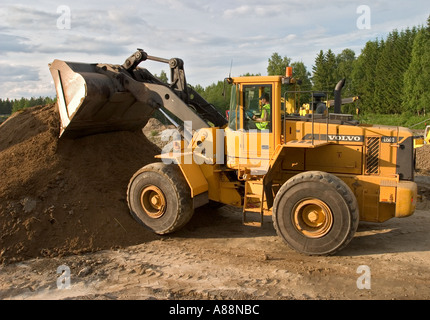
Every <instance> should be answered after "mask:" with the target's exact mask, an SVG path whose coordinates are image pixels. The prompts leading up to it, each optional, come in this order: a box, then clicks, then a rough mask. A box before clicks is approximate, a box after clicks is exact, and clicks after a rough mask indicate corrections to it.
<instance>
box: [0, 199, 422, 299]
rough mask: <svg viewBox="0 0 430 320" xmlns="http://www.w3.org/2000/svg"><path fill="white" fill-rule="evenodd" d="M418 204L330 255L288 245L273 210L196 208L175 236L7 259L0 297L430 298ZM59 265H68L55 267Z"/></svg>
mask: <svg viewBox="0 0 430 320" xmlns="http://www.w3.org/2000/svg"><path fill="white" fill-rule="evenodd" d="M429 207H430V206H429ZM420 208H421V209H424V210H417V212H416V213H415V214H414V215H413V216H411V217H409V218H404V219H392V220H390V221H388V222H386V223H384V224H371V223H361V224H360V226H359V229H358V232H357V234H356V236H355V237H354V239H353V240H352V241H351V243H350V244H349V246H348V247H347V248H346V249H344V250H343V251H342V252H341V253H339V254H338V255H337V256H332V257H308V256H304V255H301V254H299V253H296V252H294V251H293V250H291V249H289V248H288V247H287V246H286V245H285V244H284V243H283V242H282V240H280V238H278V237H277V236H276V234H275V231H274V229H273V227H272V224H271V221H270V219H269V218H268V219H267V220H266V222H265V224H264V225H263V227H262V228H254V227H246V226H243V225H241V214H240V211H238V210H237V209H233V208H230V207H223V208H221V209H218V210H217V211H208V210H199V211H197V212H196V214H195V215H194V217H193V219H192V220H191V222H190V223H189V225H187V227H186V228H185V229H183V230H181V231H180V232H178V233H177V234H175V235H174V236H168V237H159V238H158V239H155V240H152V241H148V242H144V243H141V244H138V245H134V246H130V247H126V248H124V249H119V250H105V251H100V252H97V253H90V254H84V255H73V256H67V257H62V258H37V259H33V260H27V261H23V262H19V263H15V264H10V265H3V266H1V267H0V298H1V299H163V300H166V299H177V300H183V299H184V300H188V299H202V300H203V299H204V300H212V299H218V300H221V299H222V300H224V299H227V300H230V299H245V300H265V299H275V300H279V299H286V300H289V299H300V300H306V299H332V300H337V299H354V300H355V299H383V300H385V299H388V300H391V299H401V300H405V299H419V300H421V299H429V298H430V268H429V263H430V236H429V232H428V230H429V229H430V212H429V210H427V203H426V202H423V203H420ZM124 232H126V230H124ZM363 265H364V266H367V267H368V269H366V270H365V271H363V269H359V267H360V266H363ZM60 266H63V269H62V270H64V269H65V268H64V266H66V267H68V268H69V270H70V273H64V274H63V275H61V274H60V273H57V269H58V267H60ZM366 275H369V277H367V278H366V279H364V276H366ZM68 280H70V283H69V282H67V281H68ZM68 284H69V285H68ZM365 284H366V285H369V286H370V288H369V287H367V288H366V287H365V286H364V285H365ZM62 287H68V288H62ZM359 287H360V288H361V289H360V288H359Z"/></svg>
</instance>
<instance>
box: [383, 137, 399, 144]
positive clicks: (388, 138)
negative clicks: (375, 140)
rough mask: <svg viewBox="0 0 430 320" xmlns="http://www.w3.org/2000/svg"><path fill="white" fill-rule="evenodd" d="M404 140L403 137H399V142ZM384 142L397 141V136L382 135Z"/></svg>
mask: <svg viewBox="0 0 430 320" xmlns="http://www.w3.org/2000/svg"><path fill="white" fill-rule="evenodd" d="M402 140H403V137H399V142H400V141H402ZM381 142H382V143H397V137H381Z"/></svg>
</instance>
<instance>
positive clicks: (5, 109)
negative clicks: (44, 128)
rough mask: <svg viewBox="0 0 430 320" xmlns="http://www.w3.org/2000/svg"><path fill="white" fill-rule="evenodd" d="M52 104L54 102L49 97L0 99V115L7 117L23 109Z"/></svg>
mask: <svg viewBox="0 0 430 320" xmlns="http://www.w3.org/2000/svg"><path fill="white" fill-rule="evenodd" d="M53 102H55V99H52V98H50V97H44V98H42V97H39V98H30V99H27V98H21V99H15V100H9V99H6V100H3V99H0V115H8V114H12V113H14V112H16V111H19V110H21V109H24V108H29V107H34V106H39V105H45V104H49V103H53Z"/></svg>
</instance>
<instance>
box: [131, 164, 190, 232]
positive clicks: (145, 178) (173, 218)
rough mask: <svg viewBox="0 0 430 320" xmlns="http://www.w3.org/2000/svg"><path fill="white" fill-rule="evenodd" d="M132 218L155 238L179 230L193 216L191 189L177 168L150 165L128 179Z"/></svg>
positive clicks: (164, 165) (171, 165)
mask: <svg viewBox="0 0 430 320" xmlns="http://www.w3.org/2000/svg"><path fill="white" fill-rule="evenodd" d="M127 202H128V206H129V208H130V213H131V215H132V216H133V217H134V218H135V219H136V220H137V221H138V222H139V223H141V224H143V225H144V226H146V227H148V228H149V229H151V230H152V231H153V232H155V233H157V234H168V233H172V232H175V231H177V230H179V229H181V228H182V227H183V226H184V225H185V224H186V223H187V222H188V221H189V220H190V219H191V217H192V215H193V213H194V209H193V202H192V199H191V192H190V188H189V186H188V184H187V181H186V180H185V178H184V176H183V174H182V172H181V170H180V169H179V167H178V166H177V165H174V164H170V165H167V164H164V163H162V162H158V163H153V164H149V165H147V166H145V167H143V168H142V169H140V170H139V171H138V172H136V173H135V174H134V176H133V177H132V178H131V179H130V182H129V184H128V190H127Z"/></svg>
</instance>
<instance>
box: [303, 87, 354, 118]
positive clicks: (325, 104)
mask: <svg viewBox="0 0 430 320" xmlns="http://www.w3.org/2000/svg"><path fill="white" fill-rule="evenodd" d="M326 96H327V95H326V94H325V93H316V94H314V97H315V99H314V103H305V104H303V105H302V106H301V107H300V111H299V114H300V115H301V116H305V115H307V114H312V113H314V112H315V113H317V114H327V113H328V112H329V108H330V107H333V106H334V100H322V99H321V98H324V97H326ZM358 100H360V97H359V96H355V97H351V98H344V99H342V101H341V104H342V105H344V104H349V103H354V102H356V101H358ZM312 104H313V106H312V107H311V105H312Z"/></svg>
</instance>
